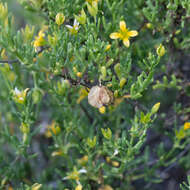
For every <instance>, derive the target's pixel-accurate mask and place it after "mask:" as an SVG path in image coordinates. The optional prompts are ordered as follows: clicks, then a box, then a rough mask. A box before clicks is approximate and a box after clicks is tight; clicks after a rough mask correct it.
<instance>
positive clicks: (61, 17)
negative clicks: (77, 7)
mask: <svg viewBox="0 0 190 190" xmlns="http://www.w3.org/2000/svg"><path fill="white" fill-rule="evenodd" d="M64 21H65V17H64V15H63V13H58V14H57V15H56V17H55V22H56V24H57V25H58V26H60V25H62V24H63V23H64Z"/></svg>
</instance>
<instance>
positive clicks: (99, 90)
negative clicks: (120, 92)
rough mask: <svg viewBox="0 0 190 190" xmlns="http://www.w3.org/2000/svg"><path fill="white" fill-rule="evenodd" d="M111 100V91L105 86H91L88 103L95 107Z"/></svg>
mask: <svg viewBox="0 0 190 190" xmlns="http://www.w3.org/2000/svg"><path fill="white" fill-rule="evenodd" d="M112 102H113V93H112V92H111V91H110V90H109V89H108V88H107V87H106V86H93V87H92V88H91V89H90V92H89V94H88V103H89V104H90V105H91V106H93V107H96V108H101V107H102V106H103V105H109V104H111V103H112Z"/></svg>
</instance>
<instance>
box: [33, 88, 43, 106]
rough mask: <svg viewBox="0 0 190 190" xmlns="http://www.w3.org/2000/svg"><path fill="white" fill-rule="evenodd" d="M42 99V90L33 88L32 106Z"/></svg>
mask: <svg viewBox="0 0 190 190" xmlns="http://www.w3.org/2000/svg"><path fill="white" fill-rule="evenodd" d="M41 99H42V90H41V89H39V88H34V90H33V92H32V100H33V102H34V104H37V103H38V102H40V100H41Z"/></svg>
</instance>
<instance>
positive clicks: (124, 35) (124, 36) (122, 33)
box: [110, 21, 138, 47]
mask: <svg viewBox="0 0 190 190" xmlns="http://www.w3.org/2000/svg"><path fill="white" fill-rule="evenodd" d="M137 35H138V32H137V31H136V30H131V31H129V30H128V29H127V28H126V23H125V21H120V30H119V31H118V32H114V33H111V34H110V38H111V39H118V38H119V39H121V40H123V44H124V45H125V46H126V47H129V45H130V42H129V39H130V37H135V36H137Z"/></svg>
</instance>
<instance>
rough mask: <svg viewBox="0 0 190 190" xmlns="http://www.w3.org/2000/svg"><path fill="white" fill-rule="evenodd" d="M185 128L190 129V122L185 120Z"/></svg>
mask: <svg viewBox="0 0 190 190" xmlns="http://www.w3.org/2000/svg"><path fill="white" fill-rule="evenodd" d="M183 129H184V130H187V129H190V122H185V123H184V126H183Z"/></svg>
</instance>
